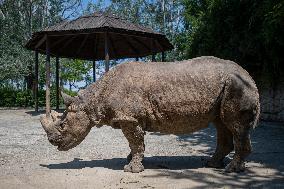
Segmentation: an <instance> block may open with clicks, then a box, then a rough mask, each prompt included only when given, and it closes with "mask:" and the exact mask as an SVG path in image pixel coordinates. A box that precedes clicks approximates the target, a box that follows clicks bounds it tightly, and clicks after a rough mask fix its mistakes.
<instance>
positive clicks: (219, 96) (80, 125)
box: [41, 57, 260, 172]
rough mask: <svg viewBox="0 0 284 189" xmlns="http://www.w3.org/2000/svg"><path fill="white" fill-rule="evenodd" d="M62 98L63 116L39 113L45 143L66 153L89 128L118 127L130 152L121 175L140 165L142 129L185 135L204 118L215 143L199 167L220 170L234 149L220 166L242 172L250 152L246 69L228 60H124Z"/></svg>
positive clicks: (251, 110)
mask: <svg viewBox="0 0 284 189" xmlns="http://www.w3.org/2000/svg"><path fill="white" fill-rule="evenodd" d="M62 96H63V99H64V102H65V104H66V107H67V110H66V111H65V113H64V114H63V115H60V114H58V113H56V112H52V118H49V119H48V118H46V117H42V118H41V123H42V126H43V128H44V129H45V131H46V132H47V136H48V139H49V141H50V142H51V143H52V144H53V145H55V146H58V149H59V150H69V149H71V148H73V147H75V146H77V145H78V144H80V142H82V141H83V140H84V138H85V137H86V135H87V134H88V133H89V131H90V130H91V128H92V127H95V126H96V127H100V126H102V125H109V126H111V127H113V128H118V129H121V130H122V132H123V134H124V135H125V137H126V138H127V140H128V142H129V147H130V149H131V153H130V154H129V156H128V160H129V161H130V162H129V164H128V165H126V166H125V167H124V170H125V171H128V172H141V171H143V170H144V167H143V165H142V159H143V153H144V150H145V145H144V135H145V131H150V132H161V133H165V134H189V133H192V132H195V131H198V130H200V129H203V128H206V127H207V126H208V123H209V122H212V123H214V125H215V127H216V130H217V148H216V151H215V154H214V155H213V157H212V158H211V159H210V160H209V161H208V163H207V165H208V166H210V167H222V166H223V159H224V157H225V156H226V155H228V154H229V153H230V152H231V151H233V150H235V155H234V158H233V160H232V161H231V162H230V163H229V164H228V165H227V166H226V171H228V172H240V171H243V170H244V168H245V166H244V160H245V157H247V156H248V155H249V154H250V152H251V144H250V137H249V131H250V129H251V128H253V127H255V126H256V124H257V122H258V118H259V110H260V104H259V94H258V91H257V88H256V85H255V83H254V81H253V80H252V78H251V77H250V76H249V74H248V73H247V72H246V71H245V70H244V69H242V68H241V67H240V66H238V65H237V64H236V63H234V62H231V61H227V60H222V59H218V58H215V57H200V58H195V59H191V60H187V61H182V62H174V63H162V62H155V63H142V62H131V63H124V64H121V65H118V66H116V67H115V68H113V69H112V70H110V71H109V72H108V73H106V74H105V75H104V76H103V77H102V78H101V79H100V80H99V81H97V82H96V83H94V84H92V85H90V86H89V87H87V88H86V89H85V90H82V91H80V92H79V94H78V96H76V97H70V96H67V95H65V94H62Z"/></svg>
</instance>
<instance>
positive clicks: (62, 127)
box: [59, 122, 65, 130]
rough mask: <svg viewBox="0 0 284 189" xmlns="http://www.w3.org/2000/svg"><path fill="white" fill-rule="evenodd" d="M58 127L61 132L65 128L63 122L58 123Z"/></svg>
mask: <svg viewBox="0 0 284 189" xmlns="http://www.w3.org/2000/svg"><path fill="white" fill-rule="evenodd" d="M59 127H60V129H62V130H63V129H64V128H65V124H64V122H62V123H60V125H59Z"/></svg>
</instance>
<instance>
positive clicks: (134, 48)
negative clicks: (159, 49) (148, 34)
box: [122, 36, 139, 56]
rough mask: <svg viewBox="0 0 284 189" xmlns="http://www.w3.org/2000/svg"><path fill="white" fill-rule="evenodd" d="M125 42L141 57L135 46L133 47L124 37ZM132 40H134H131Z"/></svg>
mask: <svg viewBox="0 0 284 189" xmlns="http://www.w3.org/2000/svg"><path fill="white" fill-rule="evenodd" d="M122 38H123V39H124V41H125V42H126V43H127V44H128V45H129V46H130V48H131V49H132V50H133V51H134V53H135V54H136V55H137V56H139V51H138V50H137V49H136V47H135V46H134V45H132V44H131V43H130V42H129V41H128V39H127V38H126V37H125V36H122ZM131 39H132V38H131Z"/></svg>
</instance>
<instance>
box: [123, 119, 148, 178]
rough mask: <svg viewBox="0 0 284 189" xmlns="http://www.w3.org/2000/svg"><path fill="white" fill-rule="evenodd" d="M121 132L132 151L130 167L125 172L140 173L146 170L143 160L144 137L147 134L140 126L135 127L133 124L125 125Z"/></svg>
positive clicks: (127, 166) (125, 168) (125, 167)
mask: <svg viewBox="0 0 284 189" xmlns="http://www.w3.org/2000/svg"><path fill="white" fill-rule="evenodd" d="M121 130H122V132H123V134H124V136H125V137H126V139H127V140H128V142H129V147H130V149H131V155H128V157H127V158H129V159H130V158H131V160H130V162H129V164H128V165H125V166H124V171H125V172H133V173H139V172H142V171H143V170H144V166H143V164H142V160H143V157H144V150H145V146H144V135H145V132H144V131H143V130H142V128H141V127H140V126H136V125H133V124H131V123H128V124H123V125H122V126H121Z"/></svg>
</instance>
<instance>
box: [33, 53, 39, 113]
mask: <svg viewBox="0 0 284 189" xmlns="http://www.w3.org/2000/svg"><path fill="white" fill-rule="evenodd" d="M34 86H35V88H34V98H35V112H38V51H35V81H34Z"/></svg>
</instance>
